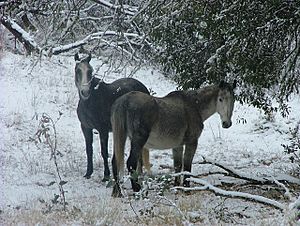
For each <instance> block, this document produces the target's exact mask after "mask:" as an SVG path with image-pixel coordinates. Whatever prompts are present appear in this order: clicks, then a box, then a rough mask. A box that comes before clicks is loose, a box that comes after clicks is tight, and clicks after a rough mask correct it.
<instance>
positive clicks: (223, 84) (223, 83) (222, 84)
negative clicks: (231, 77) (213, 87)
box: [219, 80, 225, 88]
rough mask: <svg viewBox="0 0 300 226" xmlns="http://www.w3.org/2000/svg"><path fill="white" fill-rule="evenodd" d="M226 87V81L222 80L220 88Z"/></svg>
mask: <svg viewBox="0 0 300 226" xmlns="http://www.w3.org/2000/svg"><path fill="white" fill-rule="evenodd" d="M224 87H225V81H224V80H221V82H220V84H219V88H224Z"/></svg>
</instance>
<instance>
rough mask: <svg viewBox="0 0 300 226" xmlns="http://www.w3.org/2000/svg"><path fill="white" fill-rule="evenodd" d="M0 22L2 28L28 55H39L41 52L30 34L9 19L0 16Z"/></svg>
mask: <svg viewBox="0 0 300 226" xmlns="http://www.w3.org/2000/svg"><path fill="white" fill-rule="evenodd" d="M0 21H1V23H2V24H3V25H4V27H6V28H7V29H8V30H9V31H10V32H11V33H12V34H13V35H14V36H15V37H16V38H17V39H18V40H19V41H20V42H21V43H22V44H23V45H24V47H25V49H26V51H27V52H28V53H31V52H38V53H39V52H40V51H41V49H40V47H39V46H38V44H37V43H36V42H35V41H34V39H33V38H32V37H31V36H30V34H29V33H28V32H26V31H25V30H24V29H23V28H21V27H20V26H19V25H18V24H17V23H16V22H14V21H13V20H12V19H11V18H10V17H8V16H1V18H0Z"/></svg>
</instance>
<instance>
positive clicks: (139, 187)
mask: <svg viewBox="0 0 300 226" xmlns="http://www.w3.org/2000/svg"><path fill="white" fill-rule="evenodd" d="M141 188H142V187H141V185H139V184H138V183H132V190H133V191H134V192H139V191H140V190H141Z"/></svg>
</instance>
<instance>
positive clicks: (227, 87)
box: [216, 81, 236, 128]
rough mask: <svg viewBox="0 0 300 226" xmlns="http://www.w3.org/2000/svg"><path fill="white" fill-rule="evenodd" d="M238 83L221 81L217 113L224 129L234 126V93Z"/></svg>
mask: <svg viewBox="0 0 300 226" xmlns="http://www.w3.org/2000/svg"><path fill="white" fill-rule="evenodd" d="M235 87H236V81H234V82H233V84H229V83H227V82H224V81H221V82H220V84H219V92H218V97H217V105H216V106H217V109H216V110H217V112H218V113H219V115H220V117H221V120H222V127H223V128H229V127H230V126H231V125H232V122H231V116H232V111H233V106H234V93H233V90H234V89H235Z"/></svg>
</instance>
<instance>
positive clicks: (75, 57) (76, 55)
mask: <svg viewBox="0 0 300 226" xmlns="http://www.w3.org/2000/svg"><path fill="white" fill-rule="evenodd" d="M74 59H75V61H79V55H78V53H76V54H75V56H74Z"/></svg>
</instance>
